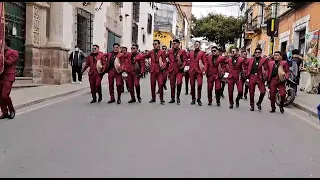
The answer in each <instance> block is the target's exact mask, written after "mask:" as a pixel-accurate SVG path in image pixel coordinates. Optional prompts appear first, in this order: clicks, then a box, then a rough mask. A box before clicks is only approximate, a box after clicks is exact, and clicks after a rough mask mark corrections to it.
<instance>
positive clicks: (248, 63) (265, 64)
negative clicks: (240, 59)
mask: <svg viewBox="0 0 320 180" xmlns="http://www.w3.org/2000/svg"><path fill="white" fill-rule="evenodd" d="M253 63H254V58H249V59H247V61H246V66H247V73H246V74H247V77H249V75H250V72H251V69H252V65H253ZM262 65H263V68H264V71H265V74H264V75H263V76H264V77H266V78H268V71H269V68H268V60H267V59H266V58H263V57H261V58H260V62H259V64H258V71H257V73H258V77H260V79H261V77H262ZM261 80H263V79H261Z"/></svg>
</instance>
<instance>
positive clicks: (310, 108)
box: [292, 91, 320, 117]
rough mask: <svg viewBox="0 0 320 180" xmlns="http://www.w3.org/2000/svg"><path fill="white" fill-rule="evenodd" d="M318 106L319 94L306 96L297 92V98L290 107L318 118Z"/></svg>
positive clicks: (301, 92) (319, 101) (319, 102)
mask: <svg viewBox="0 0 320 180" xmlns="http://www.w3.org/2000/svg"><path fill="white" fill-rule="evenodd" d="M319 104H320V94H307V93H305V92H303V91H299V92H298V96H297V97H296V99H295V100H294V102H293V103H292V105H293V106H294V107H296V108H298V109H301V110H302V111H305V112H307V113H309V114H310V115H313V116H315V117H318V111H317V107H318V105H319Z"/></svg>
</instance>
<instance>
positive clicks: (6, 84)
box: [0, 39, 19, 119]
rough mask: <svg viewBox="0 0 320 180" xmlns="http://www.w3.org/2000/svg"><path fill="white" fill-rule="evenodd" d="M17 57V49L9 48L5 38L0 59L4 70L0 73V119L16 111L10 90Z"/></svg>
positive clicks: (12, 116) (9, 116) (11, 115)
mask: <svg viewBox="0 0 320 180" xmlns="http://www.w3.org/2000/svg"><path fill="white" fill-rule="evenodd" d="M18 58H19V53H18V51H16V50H14V49H11V48H10V41H9V40H8V39H6V40H5V44H4V59H1V60H0V61H4V70H3V72H2V73H1V74H0V91H1V98H0V106H1V111H2V115H1V116H0V119H5V118H9V119H13V118H14V117H15V115H16V111H15V109H14V107H13V104H12V101H11V98H10V92H11V89H12V84H13V82H14V81H15V77H16V64H17V61H18Z"/></svg>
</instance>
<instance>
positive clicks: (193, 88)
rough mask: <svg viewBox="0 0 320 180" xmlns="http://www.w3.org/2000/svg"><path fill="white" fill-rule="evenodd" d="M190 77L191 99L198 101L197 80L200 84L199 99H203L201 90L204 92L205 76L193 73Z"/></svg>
mask: <svg viewBox="0 0 320 180" xmlns="http://www.w3.org/2000/svg"><path fill="white" fill-rule="evenodd" d="M189 77H190V86H191V97H192V100H195V99H196V94H195V91H196V79H197V83H198V88H197V90H198V93H197V95H198V98H197V99H201V90H202V80H203V74H201V73H198V72H196V71H193V72H191V73H189Z"/></svg>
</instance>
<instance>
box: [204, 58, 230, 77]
mask: <svg viewBox="0 0 320 180" xmlns="http://www.w3.org/2000/svg"><path fill="white" fill-rule="evenodd" d="M225 61H226V60H225V57H223V56H218V58H217V59H216V62H215V64H213V62H212V55H209V56H207V66H208V67H207V75H208V76H211V75H213V76H214V77H213V78H214V79H217V78H219V76H221V75H223V74H224V73H225V71H226V63H225ZM219 65H220V67H221V69H219Z"/></svg>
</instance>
